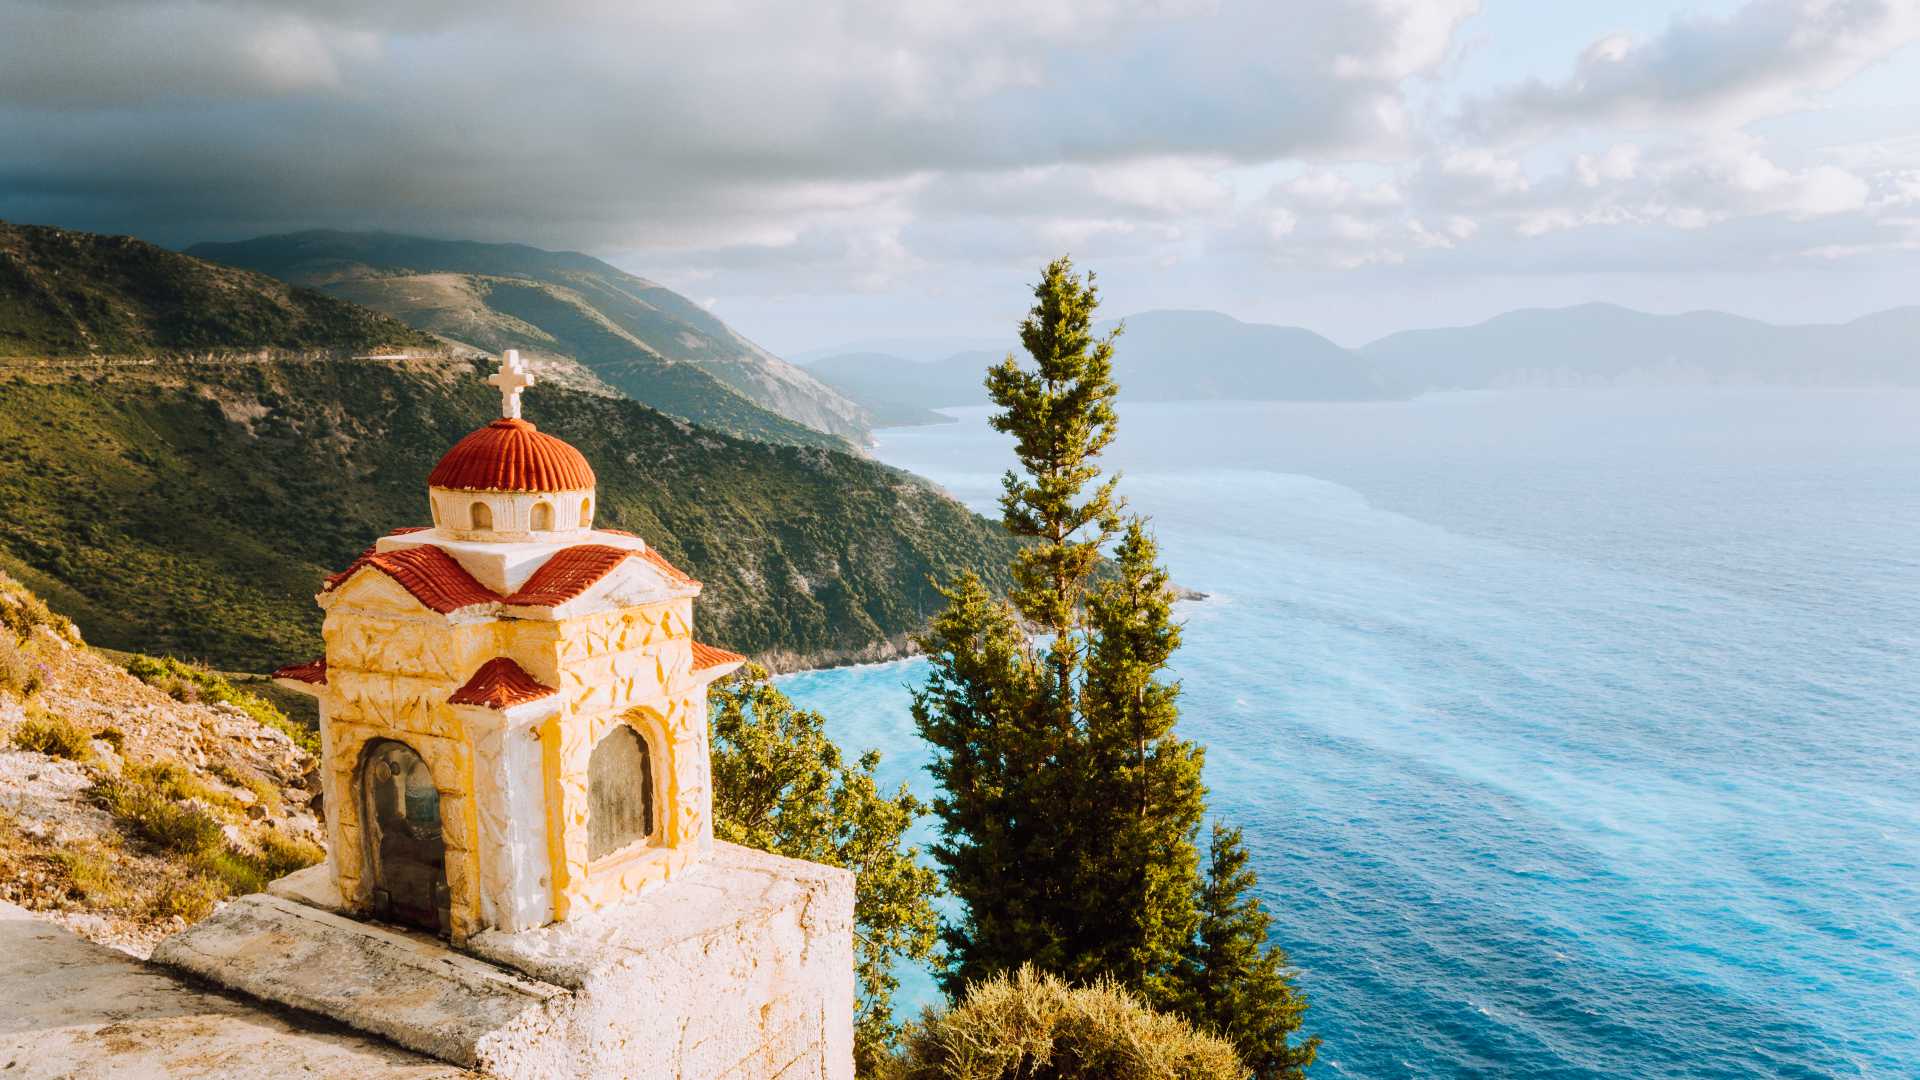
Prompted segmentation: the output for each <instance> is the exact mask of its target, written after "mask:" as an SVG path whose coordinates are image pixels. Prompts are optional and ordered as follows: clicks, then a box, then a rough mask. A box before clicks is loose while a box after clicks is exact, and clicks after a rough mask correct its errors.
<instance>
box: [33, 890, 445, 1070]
mask: <svg viewBox="0 0 1920 1080" xmlns="http://www.w3.org/2000/svg"><path fill="white" fill-rule="evenodd" d="M473 1075H474V1074H472V1073H469V1072H466V1071H464V1070H462V1069H457V1068H454V1067H452V1066H450V1065H446V1064H444V1063H442V1062H438V1061H430V1060H428V1059H426V1058H422V1057H420V1056H418V1055H415V1054H412V1053H409V1052H407V1051H405V1050H402V1049H400V1048H398V1047H395V1046H391V1045H388V1044H386V1043H384V1042H381V1041H379V1040H376V1039H369V1038H367V1037H365V1036H362V1035H358V1034H355V1033H353V1032H349V1031H344V1030H339V1029H337V1028H335V1027H334V1026H333V1025H330V1024H326V1023H324V1022H321V1021H316V1020H314V1019H312V1018H309V1017H304V1016H300V1015H298V1014H292V1013H283V1012H279V1011H274V1010H270V1009H267V1008H263V1007H262V1006H260V1005H258V1004H256V1003H254V1002H250V1001H245V1000H242V999H239V998H236V997H233V996H231V995H227V994H222V993H218V992H215V991H211V990H206V989H203V988H201V987H198V986H195V985H192V984H189V983H187V982H185V981H183V980H181V979H179V978H178V977H176V976H175V975H173V974H172V973H170V972H167V971H165V970H163V969H160V968H157V967H153V966H150V965H147V964H143V963H141V962H140V961H138V960H135V959H133V958H132V957H130V956H127V955H125V954H124V953H120V952H116V951H114V950H112V949H109V948H106V947H105V946H101V945H95V944H93V943H92V942H89V941H83V940H81V939H80V938H78V937H75V936H74V935H73V934H71V933H69V932H68V931H66V930H64V929H62V928H60V927H58V926H56V925H54V924H52V923H50V922H46V921H44V920H42V919H39V918H36V917H35V916H34V915H33V914H32V913H31V912H28V911H25V910H23V909H21V908H18V907H15V906H13V905H12V904H4V903H0V1076H6V1077H23V1078H32V1080H52V1078H55V1077H61V1078H78V1077H87V1078H93V1077H126V1078H140V1080H148V1078H166V1080H213V1078H221V1080H228V1078H231V1080H256V1078H257V1080H268V1078H274V1080H280V1078H284V1077H296V1076H313V1077H337V1076H346V1077H353V1078H355V1080H455V1078H459V1077H472V1076H473Z"/></svg>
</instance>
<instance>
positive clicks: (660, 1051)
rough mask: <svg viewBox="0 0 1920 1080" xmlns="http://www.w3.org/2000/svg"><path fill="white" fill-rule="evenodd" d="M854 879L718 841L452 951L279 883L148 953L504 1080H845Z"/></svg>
mask: <svg viewBox="0 0 1920 1080" xmlns="http://www.w3.org/2000/svg"><path fill="white" fill-rule="evenodd" d="M853 885H854V881H853V875H852V874H850V873H848V872H847V871H845V870H835V869H832V868H829V867H824V866H819V865H816V864H814V863H808V862H800V861H797V860H794V859H783V858H780V857H779V856H775V855H768V854H765V853H763V852H758V851H752V850H749V849H747V848H742V847H738V846H735V845H733V844H715V845H714V850H713V853H712V855H711V856H710V857H709V858H708V859H707V860H706V861H705V862H702V863H700V864H699V865H698V866H696V867H694V868H693V869H691V870H689V871H688V872H687V873H686V874H684V875H683V876H680V877H677V878H674V879H673V880H671V881H668V882H667V883H665V884H663V885H661V886H659V887H658V888H656V889H654V890H653V891H651V892H647V893H644V894H641V895H639V896H635V897H632V898H629V899H627V900H625V901H622V902H620V903H618V904H615V905H613V906H610V907H607V908H605V909H602V910H600V911H597V912H593V913H591V914H587V915H582V916H579V917H577V918H574V919H569V920H568V921H566V922H564V923H556V924H554V925H551V926H547V927H543V928H541V929H538V930H528V931H522V932H520V933H516V934H508V933H502V932H499V931H489V932H487V933H483V934H479V935H476V936H475V937H473V938H472V939H470V940H469V941H468V942H467V945H466V950H467V951H466V952H458V951H455V950H454V949H453V948H452V947H451V946H449V945H447V944H446V943H445V942H442V941H439V940H437V939H434V938H429V937H425V936H423V935H415V934H408V933H403V932H400V931H396V930H390V929H387V928H385V927H380V926H374V925H370V924H367V923H364V922H359V921H357V920H354V919H350V918H347V917H345V916H342V915H339V914H337V913H334V912H331V911H326V910H323V909H322V908H323V907H324V905H325V903H326V902H327V900H328V899H329V894H327V893H326V891H325V890H324V889H321V888H318V887H316V886H315V884H314V882H313V880H311V879H310V878H309V877H302V876H301V875H293V876H291V877H289V878H285V879H282V880H281V881H279V882H276V883H275V884H274V886H273V887H272V890H271V895H268V894H258V895H255V896H249V897H245V898H243V899H241V900H238V901H235V902H234V903H232V904H229V905H228V906H227V907H226V908H224V909H223V910H221V911H220V912H219V913H218V914H217V915H215V916H213V917H212V918H210V919H208V920H206V921H205V922H202V923H201V924H199V925H198V926H195V927H192V928H190V929H188V930H186V931H184V932H182V933H181V934H179V935H177V936H176V937H173V938H170V939H168V940H167V941H165V942H162V943H161V946H160V948H159V949H158V950H156V951H155V953H154V959H155V960H158V961H162V962H165V963H168V964H173V965H176V966H179V967H181V968H184V969H186V970H189V971H192V972H194V973H196V974H199V975H203V976H205V977H206V978H209V979H212V980H214V981H216V982H218V983H220V984H222V985H224V986H229V987H232V988H234V989H238V990H244V991H246V992H247V993H250V994H253V995H256V996H258V997H262V998H265V999H267V1000H270V1001H275V1002H279V1003H282V1004H286V1005H292V1006H295V1007H297V1008H301V1009H308V1010H312V1011H314V1012H318V1013H321V1014H323V1015H326V1016H329V1017H332V1018H334V1019H337V1020H339V1021H341V1022H343V1023H346V1024H349V1025H351V1026H353V1027H355V1028H358V1029H360V1030H363V1031H368V1032H372V1033H375V1034H378V1035H382V1036H385V1037H386V1038H389V1039H392V1040H393V1041H394V1042H397V1043H399V1044H401V1045H402V1046H407V1047H411V1048H414V1049H417V1050H421V1051H423V1052H425V1053H430V1054H433V1055H435V1056H437V1057H441V1058H444V1059H446V1060H448V1061H453V1062H457V1063H459V1064H462V1065H468V1066H472V1067H476V1068H479V1069H482V1070H484V1071H485V1072H487V1073H488V1074H489V1075H492V1076H497V1077H502V1078H505V1080H536V1078H549V1077H562V1076H565V1077H573V1076H579V1077H603V1076H604V1077H616V1076H617V1077H675V1078H677V1080H721V1078H726V1080H773V1078H779V1080H852V1076H853V1008H854V986H853ZM316 905H317V906H316ZM470 954H471V955H470ZM0 1075H4V1073H0Z"/></svg>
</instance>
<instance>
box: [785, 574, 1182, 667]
mask: <svg viewBox="0 0 1920 1080" xmlns="http://www.w3.org/2000/svg"><path fill="white" fill-rule="evenodd" d="M1167 591H1168V592H1169V593H1171V594H1172V595H1173V601H1174V603H1176V604H1198V603H1204V602H1206V601H1208V600H1211V599H1213V594H1211V593H1204V592H1201V591H1200V590H1198V589H1190V588H1188V587H1186V586H1185V585H1177V584H1170V585H1168V586H1167ZM914 633H915V634H917V633H918V631H915V632H914ZM913 638H914V634H892V635H889V636H888V637H886V638H884V639H882V640H880V641H876V642H872V643H870V644H868V645H865V646H862V647H861V648H858V649H822V650H818V651H815V652H810V653H802V652H793V651H790V650H786V649H779V650H774V651H771V652H765V653H759V654H756V655H755V656H753V657H752V658H751V659H752V662H753V663H756V664H758V665H760V666H761V667H763V668H766V669H767V674H769V675H798V674H801V673H803V672H808V671H832V670H834V669H835V668H848V667H859V666H861V665H863V664H887V663H892V662H893V661H895V660H911V659H913V658H914V657H916V656H919V655H920V649H919V647H918V646H916V645H915V644H914V642H913Z"/></svg>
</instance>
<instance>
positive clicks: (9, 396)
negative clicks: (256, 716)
mask: <svg viewBox="0 0 1920 1080" xmlns="http://www.w3.org/2000/svg"><path fill="white" fill-rule="evenodd" d="M484 367H485V365H484V363H483V362H480V361H473V360H458V359H450V358H443V357H436V358H426V359H415V360H409V361H380V360H332V361H309V360H255V361H245V362H240V361H191V360H174V361H156V362H154V363H151V364H145V365H138V366H128V365H98V364H87V363H85V362H74V363H71V364H68V365H64V366H58V365H35V364H29V363H19V362H16V363H13V364H11V365H0V500H4V501H5V504H6V505H7V506H8V507H9V512H8V513H7V514H6V515H4V517H0V567H4V568H6V569H8V570H11V571H13V572H14V573H15V574H16V575H17V576H19V577H20V578H21V579H22V580H23V581H25V582H27V583H28V584H29V585H31V586H32V587H34V588H35V589H36V590H38V591H39V592H40V593H41V594H42V595H43V596H45V597H46V598H47V599H48V601H49V602H50V603H52V604H53V605H54V606H55V607H56V608H57V609H59V610H60V611H62V612H64V613H66V614H69V615H71V616H72V617H73V618H75V619H76V620H77V621H78V622H79V623H80V625H81V626H82V628H83V629H84V630H85V631H86V633H87V635H88V637H89V638H90V639H92V640H94V641H95V642H96V643H98V644H103V645H108V646H111V647H114V648H121V649H131V650H137V651H142V652H153V653H165V654H170V655H177V656H191V657H195V658H198V659H202V660H206V661H209V662H212V663H214V664H216V665H217V666H220V667H223V668H227V669H232V670H247V671H261V670H266V669H268V668H270V667H272V666H275V665H277V664H281V663H285V662H287V661H290V660H298V659H302V658H306V657H310V656H313V655H316V654H318V652H319V651H320V643H319V636H318V634H319V625H320V612H319V610H318V609H317V608H316V607H315V606H314V603H313V594H314V592H315V591H316V589H317V586H318V583H319V581H320V578H321V576H322V575H323V574H325V573H329V572H331V571H334V570H338V569H339V568H341V567H343V566H345V565H346V564H347V563H348V562H349V561H351V559H352V558H353V557H354V556H355V555H356V554H357V553H358V552H359V551H360V550H361V549H362V548H363V547H365V546H366V545H367V544H368V543H369V542H371V541H372V539H373V538H374V537H376V536H379V535H381V534H383V533H385V532H387V531H388V530H390V529H393V528H396V527H398V526H403V525H415V524H421V523H423V522H424V521H425V520H426V518H427V506H426V494H425V486H424V485H425V478H426V476H427V473H428V472H429V471H430V470H431V469H432V467H433V465H434V463H435V462H436V461H437V460H438V459H439V457H440V455H441V454H442V453H444V452H445V451H446V449H447V448H448V447H450V446H452V445H453V443H454V442H455V441H456V440H458V439H459V438H460V437H461V436H463V435H465V434H466V433H467V432H469V431H471V430H473V429H474V428H476V427H479V426H480V425H482V424H484V423H485V422H487V420H489V419H491V418H492V417H493V416H495V415H497V412H498V406H499V399H498V397H497V395H496V394H495V392H494V391H493V389H492V388H491V387H489V386H487V385H486V384H485V383H484V382H483V381H482V375H483V374H484V371H483V368H484ZM526 411H527V416H528V417H529V418H531V419H533V420H535V422H537V423H538V424H539V425H540V426H541V428H542V430H545V431H549V432H552V433H553V434H556V435H558V436H560V437H562V438H564V439H567V440H568V441H570V442H572V443H573V444H574V445H575V446H577V447H579V448H580V449H581V451H582V452H584V453H585V454H586V456H587V458H588V459H589V460H590V461H592V462H593V464H594V466H595V468H596V470H597V472H598V474H599V477H600V502H599V507H600V509H599V523H600V524H601V525H602V526H604V527H615V528H624V529H629V530H632V531H634V532H637V533H639V534H640V535H642V536H644V537H646V538H647V540H648V541H649V542H650V543H653V544H656V545H657V546H659V547H660V548H661V549H662V550H663V551H664V552H666V554H667V555H668V557H669V558H671V559H673V560H674V561H675V562H676V563H677V564H678V565H680V566H682V567H683V568H685V569H686V570H688V571H689V572H691V573H692V574H694V576H696V577H698V578H700V579H701V580H703V581H704V582H706V585H707V591H706V594H705V597H704V598H703V600H702V602H701V606H700V619H701V633H702V636H703V637H704V638H706V639H707V640H710V641H713V642H716V643H718V644H722V645H725V646H727V647H730V648H734V649H738V650H741V651H744V652H750V653H754V654H756V655H758V656H760V657H761V658H763V659H765V660H768V661H770V662H772V663H774V664H776V665H781V664H791V663H793V662H795V661H797V660H799V659H808V660H816V661H818V660H828V659H852V658H875V657H879V656H882V655H887V654H888V653H889V652H890V650H891V649H893V648H895V647H897V646H898V645H900V644H901V643H902V642H903V639H904V637H905V635H907V634H908V633H910V632H911V631H913V630H915V629H916V628H918V626H919V625H920V624H921V622H922V620H923V619H924V618H925V617H926V616H927V615H928V614H929V613H931V612H932V611H934V610H936V609H937V608H938V606H939V600H938V597H937V596H936V595H935V594H934V592H933V591H932V587H931V586H930V584H929V583H928V578H929V576H930V575H932V576H937V577H940V578H947V577H950V576H952V575H953V574H955V573H957V572H958V571H960V570H962V569H965V568H969V567H970V568H974V569H978V570H981V571H983V572H988V573H990V574H994V575H1003V574H1004V570H996V568H997V567H1004V564H1005V562H1006V559H1007V557H1008V555H1009V553H1010V551H1011V541H1010V540H1009V539H1008V538H1007V537H1006V536H1005V535H1004V533H1003V532H1002V531H1001V530H1000V528H999V527H998V526H997V525H994V524H992V523H989V522H987V521H985V520H983V519H981V518H979V517H976V516H974V515H972V514H970V513H968V512H967V511H966V510H965V509H964V508H962V507H961V506H960V505H959V504H958V503H955V502H953V501H952V500H951V499H948V498H947V497H945V496H944V495H941V494H939V493H938V492H936V491H934V490H933V489H932V488H931V487H929V486H928V485H926V484H925V483H924V482H923V481H919V480H917V479H915V478H913V477H911V476H909V475H907V474H905V473H901V472H898V471H895V470H892V469H889V468H887V467H885V466H882V465H879V464H876V463H874V462H872V461H870V460H867V459H865V458H862V457H859V456H857V455H855V454H852V453H838V452H830V451H825V450H820V449H814V448H805V447H794V446H776V445H771V444H767V443H761V442H754V441H748V440H741V439H735V438H731V437H728V436H724V435H719V434H714V433H711V432H706V431H701V430H699V429H697V428H693V427H690V426H688V425H687V424H685V423H684V422H682V421H679V420H675V419H673V418H670V417H667V416H664V415H662V414H660V413H658V412H655V411H654V410H652V409H649V408H647V407H645V406H643V405H640V404H638V403H636V402H632V401H629V400H626V399H623V398H606V397H599V396H595V395H592V394H586V393H580V392H575V391H568V390H565V389H561V388H557V387H552V386H548V385H541V386H536V387H534V388H533V389H532V390H531V391H529V393H528V395H527V399H526Z"/></svg>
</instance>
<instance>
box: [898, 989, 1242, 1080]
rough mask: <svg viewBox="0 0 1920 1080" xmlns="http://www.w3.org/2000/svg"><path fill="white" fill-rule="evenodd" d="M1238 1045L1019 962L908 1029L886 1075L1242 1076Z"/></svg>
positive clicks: (1169, 1079) (1023, 1079)
mask: <svg viewBox="0 0 1920 1080" xmlns="http://www.w3.org/2000/svg"><path fill="white" fill-rule="evenodd" d="M1246 1075H1247V1070H1246V1067H1245V1066H1243V1065H1241V1064H1240V1059H1239V1057H1238V1056H1236V1055H1235V1053H1234V1051H1233V1047H1232V1046H1231V1045H1230V1044H1229V1043H1227V1042H1226V1041H1225V1040H1223V1039H1219V1038H1216V1037H1215V1036H1213V1035H1209V1034H1206V1033H1203V1032H1198V1031H1195V1030H1194V1029H1193V1028H1192V1027H1190V1026H1188V1025H1187V1023H1186V1022H1185V1021H1184V1020H1181V1019H1180V1018H1179V1017H1177V1016H1172V1015H1168V1014H1165V1013H1157V1012H1154V1011H1153V1010H1152V1009H1149V1008H1147V1007H1146V1006H1145V1005H1142V1004H1141V1003H1140V1002H1139V1001H1137V1000H1136V999H1134V997H1133V996H1132V995H1130V994H1128V993H1127V992H1126V991H1124V990H1122V989H1120V988H1119V987H1118V986H1116V985H1114V984H1112V983H1104V982H1103V983H1099V984H1096V985H1093V986H1088V987H1071V986H1068V985H1067V984H1066V983H1064V982H1061V981H1060V980H1059V979H1058V978H1055V977H1054V976H1052V975H1047V974H1043V973H1040V972H1036V971H1034V970H1033V969H1031V968H1022V969H1020V971H1019V972H1017V973H1016V974H1014V975H1012V976H1004V975H1003V976H1000V977H997V978H993V979H989V980H987V981H985V982H981V983H975V984H973V985H972V986H970V987H968V988H967V993H966V996H965V997H964V998H962V999H961V1001H960V1002H959V1003H958V1004H955V1005H953V1006H952V1007H950V1008H948V1009H946V1010H944V1011H941V1012H933V1013H929V1014H928V1015H927V1016H926V1018H925V1019H924V1020H922V1021H921V1023H919V1024H917V1025H915V1026H913V1027H912V1028H911V1029H910V1030H909V1031H908V1033H907V1038H906V1051H905V1054H904V1055H903V1056H902V1057H901V1058H900V1059H899V1061H898V1062H896V1063H895V1064H894V1066H893V1067H892V1068H891V1069H889V1070H887V1071H886V1072H884V1073H883V1074H882V1076H883V1077H884V1078H885V1080H1245V1077H1246Z"/></svg>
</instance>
